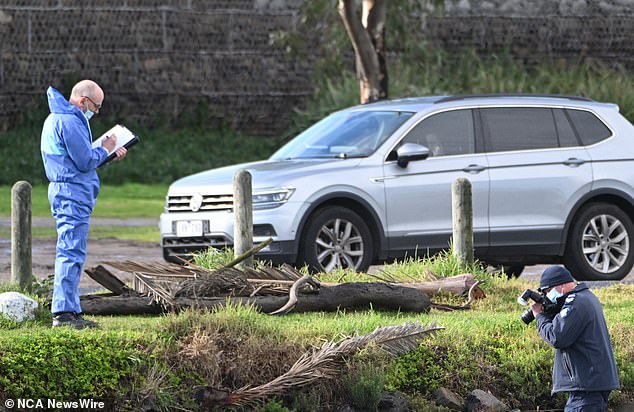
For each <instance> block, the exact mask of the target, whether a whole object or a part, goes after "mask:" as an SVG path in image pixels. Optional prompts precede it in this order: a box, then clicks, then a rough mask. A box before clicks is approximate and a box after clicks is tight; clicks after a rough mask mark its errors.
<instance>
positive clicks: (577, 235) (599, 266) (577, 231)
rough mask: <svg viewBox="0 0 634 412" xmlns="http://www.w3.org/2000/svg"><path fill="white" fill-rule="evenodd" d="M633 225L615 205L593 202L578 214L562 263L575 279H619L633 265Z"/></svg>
mask: <svg viewBox="0 0 634 412" xmlns="http://www.w3.org/2000/svg"><path fill="white" fill-rule="evenodd" d="M633 236H634V225H633V224H632V219H631V218H630V217H629V216H628V215H627V214H626V213H625V212H623V210H621V209H620V208H619V207H617V206H615V205H610V204H607V203H595V204H591V205H589V206H588V207H586V208H585V209H584V210H582V211H581V213H580V214H578V215H577V216H576V217H575V219H574V221H573V226H572V229H571V231H570V234H569V236H568V242H567V244H566V252H565V255H564V264H565V265H566V267H567V268H568V269H569V270H570V272H571V273H572V275H573V276H574V277H575V279H577V280H586V279H587V280H621V279H623V278H624V277H625V276H627V274H628V273H629V272H630V270H631V269H632V265H633V263H634V243H633V241H634V238H633Z"/></svg>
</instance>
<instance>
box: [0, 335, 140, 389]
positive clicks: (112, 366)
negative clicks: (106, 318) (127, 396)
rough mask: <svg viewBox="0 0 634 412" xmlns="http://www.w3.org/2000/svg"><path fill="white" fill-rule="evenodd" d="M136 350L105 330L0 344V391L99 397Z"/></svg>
mask: <svg viewBox="0 0 634 412" xmlns="http://www.w3.org/2000/svg"><path fill="white" fill-rule="evenodd" d="M136 358H138V351H137V350H136V349H135V347H134V344H133V342H130V341H128V340H127V339H125V338H121V337H118V336H115V335H113V334H111V333H99V332H97V333H95V334H93V333H86V332H85V331H81V332H77V331H73V330H55V331H49V333H35V334H30V333H29V334H23V335H19V336H16V337H15V338H14V339H12V340H11V341H6V340H5V341H3V345H2V346H0V394H4V396H7V397H10V398H31V399H40V398H41V399H46V398H55V399H67V400H68V399H78V398H95V399H105V398H108V397H111V396H113V394H114V393H116V391H117V389H118V388H119V381H120V380H121V379H123V378H126V377H128V376H129V375H130V374H131V373H132V371H133V369H134V367H135V361H134V359H136Z"/></svg>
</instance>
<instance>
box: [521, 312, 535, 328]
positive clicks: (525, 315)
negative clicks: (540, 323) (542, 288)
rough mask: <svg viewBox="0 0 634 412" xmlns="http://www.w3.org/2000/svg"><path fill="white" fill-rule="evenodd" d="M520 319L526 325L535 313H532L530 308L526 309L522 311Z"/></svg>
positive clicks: (533, 318) (533, 317) (532, 319)
mask: <svg viewBox="0 0 634 412" xmlns="http://www.w3.org/2000/svg"><path fill="white" fill-rule="evenodd" d="M520 319H522V322H524V323H525V324H527V325H528V324H529V323H531V322H532V321H534V320H535V315H533V311H532V310H531V309H526V310H525V311H524V313H522V315H521V316H520Z"/></svg>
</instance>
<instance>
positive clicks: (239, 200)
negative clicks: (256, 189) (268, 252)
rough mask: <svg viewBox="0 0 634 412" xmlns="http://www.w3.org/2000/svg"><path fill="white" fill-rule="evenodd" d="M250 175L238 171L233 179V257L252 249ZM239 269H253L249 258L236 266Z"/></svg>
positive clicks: (244, 171) (246, 172)
mask: <svg viewBox="0 0 634 412" xmlns="http://www.w3.org/2000/svg"><path fill="white" fill-rule="evenodd" d="M251 185H252V184H251V173H249V172H248V171H246V170H238V171H237V172H236V174H235V175H234V178H233V213H234V215H235V220H236V221H235V224H234V226H233V253H234V256H235V257H238V256H240V255H242V254H243V253H245V252H247V251H248V250H250V249H251V248H253V193H252V190H253V189H252V187H251ZM236 266H237V267H238V268H240V269H244V268H245V267H253V257H252V256H250V257H248V258H246V259H244V260H243V261H242V262H240V263H238V264H237V265H236Z"/></svg>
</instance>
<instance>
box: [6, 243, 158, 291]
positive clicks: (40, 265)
mask: <svg viewBox="0 0 634 412" xmlns="http://www.w3.org/2000/svg"><path fill="white" fill-rule="evenodd" d="M56 242H57V239H55V238H50V239H48V238H47V239H41V238H36V239H33V241H32V249H33V251H32V262H33V274H34V275H35V276H36V277H37V278H38V279H45V278H46V277H47V276H48V275H49V274H51V273H53V271H54V265H55V246H56ZM123 260H134V261H137V262H148V263H150V262H161V263H164V262H165V261H164V260H163V254H162V252H161V246H160V245H159V244H158V243H141V242H130V241H124V240H118V239H99V240H88V255H87V257H86V264H85V265H84V266H85V267H92V266H95V265H98V264H99V263H101V262H107V261H123ZM120 277H121V280H123V281H124V282H127V281H129V280H130V276H129V275H127V274H124V273H121V274H120ZM10 278H11V239H0V282H8V281H10ZM79 287H80V290H81V292H82V293H85V292H88V291H92V290H95V289H100V288H101V286H100V285H99V284H97V283H96V282H94V281H93V280H92V279H91V278H90V277H89V276H88V275H86V274H85V273H84V274H82V277H81V282H80V285H79Z"/></svg>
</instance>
